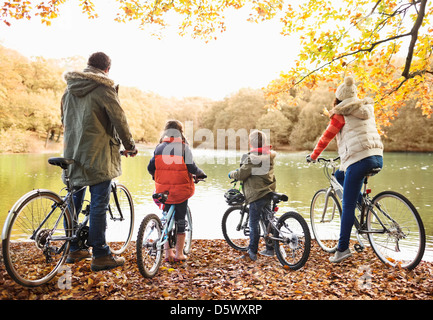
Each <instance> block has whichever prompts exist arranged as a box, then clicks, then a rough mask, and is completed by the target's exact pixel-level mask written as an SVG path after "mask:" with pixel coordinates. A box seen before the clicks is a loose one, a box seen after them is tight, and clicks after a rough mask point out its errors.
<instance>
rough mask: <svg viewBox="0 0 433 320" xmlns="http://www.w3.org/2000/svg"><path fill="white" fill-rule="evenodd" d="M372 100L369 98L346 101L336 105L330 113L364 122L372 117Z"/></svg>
mask: <svg viewBox="0 0 433 320" xmlns="http://www.w3.org/2000/svg"><path fill="white" fill-rule="evenodd" d="M373 103H374V101H373V99H371V98H364V99H358V98H351V99H346V100H343V101H342V102H340V103H339V104H338V105H336V106H335V107H334V108H333V109H332V110H331V111H330V113H334V114H341V115H343V116H348V115H352V116H354V117H357V118H358V119H362V120H366V119H369V118H373V117H374V107H373Z"/></svg>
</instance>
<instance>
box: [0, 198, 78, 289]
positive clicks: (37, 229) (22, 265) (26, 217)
mask: <svg viewBox="0 0 433 320" xmlns="http://www.w3.org/2000/svg"><path fill="white" fill-rule="evenodd" d="M60 202H61V200H60V198H59V197H58V196H57V195H56V194H54V193H51V192H31V193H29V196H28V198H27V199H25V200H23V202H22V205H20V206H19V208H18V209H17V211H16V217H15V219H14V220H13V222H12V224H11V225H9V227H8V238H7V240H5V241H4V242H3V252H4V253H5V254H4V258H5V266H6V269H7V270H8V273H9V274H10V275H11V277H12V278H13V279H14V280H15V281H16V282H18V283H20V284H22V285H24V286H37V285H40V284H43V283H45V282H47V281H49V280H50V279H51V278H52V277H54V276H55V274H56V270H57V268H58V267H60V265H61V264H62V262H63V260H64V258H65V254H66V252H67V251H68V249H69V242H68V241H67V240H68V236H69V235H70V234H71V232H70V228H66V229H65V226H68V225H69V222H68V220H66V219H65V217H66V216H67V215H68V213H67V212H65V211H63V210H62V208H61V207H60V206H57V203H60Z"/></svg>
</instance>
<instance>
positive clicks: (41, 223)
mask: <svg viewBox="0 0 433 320" xmlns="http://www.w3.org/2000/svg"><path fill="white" fill-rule="evenodd" d="M74 162H75V161H74V160H72V159H66V158H49V159H48V163H49V164H50V165H54V166H59V167H60V168H62V169H63V172H64V178H65V182H66V187H65V188H63V189H62V190H61V192H62V191H63V190H66V192H67V194H66V196H64V197H62V196H60V195H59V194H57V193H55V192H53V191H50V190H46V189H36V190H33V191H30V192H28V193H26V194H25V195H24V196H22V197H21V198H20V199H19V200H18V201H17V202H16V203H15V204H14V205H13V207H12V208H11V210H10V211H9V214H8V216H7V218H6V222H5V224H4V226H3V232H2V250H3V258H4V264H5V267H6V270H7V272H8V274H9V276H10V277H11V278H12V279H13V280H14V281H15V282H17V283H18V284H21V285H23V286H26V287H36V286H40V285H42V284H45V283H47V282H49V281H50V280H52V279H53V278H54V277H55V275H56V274H57V273H58V271H59V270H61V269H60V267H61V266H62V265H63V263H64V262H65V260H66V257H67V255H68V253H69V248H70V243H71V241H78V245H79V247H80V248H88V245H87V237H88V234H89V227H88V221H89V213H90V210H89V208H90V206H89V204H87V205H86V206H85V208H84V209H83V210H81V213H82V214H83V215H82V216H83V218H82V219H81V221H80V217H79V213H80V212H77V210H76V208H75V205H74V201H73V197H74V195H75V194H77V193H78V192H82V191H84V189H85V188H86V187H81V188H72V187H71V184H70V180H69V175H68V168H69V166H70V165H72V164H73V163H74ZM85 201H87V200H85ZM87 202H88V201H87ZM83 207H84V202H83ZM107 216H108V219H107V239H109V238H110V235H113V231H114V230H117V231H120V233H119V232H117V233H116V235H115V236H116V240H115V242H111V243H107V244H109V245H110V249H111V252H112V253H114V254H120V253H122V252H123V251H124V250H125V249H126V247H127V246H128V244H129V242H130V240H131V237H132V232H133V228H134V205H133V201H132V196H131V194H130V192H129V191H128V189H127V188H126V187H125V186H124V185H123V184H120V183H116V182H114V181H113V182H112V185H111V195H110V204H109V206H108V208H107ZM119 234H121V235H122V238H119ZM119 239H122V240H121V241H119ZM112 240H113V241H114V239H112Z"/></svg>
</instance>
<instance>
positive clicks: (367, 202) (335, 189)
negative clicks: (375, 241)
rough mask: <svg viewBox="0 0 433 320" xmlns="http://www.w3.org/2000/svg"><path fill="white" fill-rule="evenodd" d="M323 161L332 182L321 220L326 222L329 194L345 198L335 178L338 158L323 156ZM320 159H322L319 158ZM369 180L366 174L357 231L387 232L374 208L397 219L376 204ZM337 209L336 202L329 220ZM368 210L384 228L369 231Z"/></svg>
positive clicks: (326, 173)
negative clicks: (373, 201)
mask: <svg viewBox="0 0 433 320" xmlns="http://www.w3.org/2000/svg"><path fill="white" fill-rule="evenodd" d="M320 159H321V160H322V161H323V162H325V165H324V173H325V176H326V177H327V178H328V180H329V182H330V187H329V188H328V189H327V191H326V197H325V198H326V200H325V205H324V210H323V215H322V220H321V222H325V220H324V216H325V213H326V209H327V207H328V199H329V194H330V193H333V194H334V195H336V197H337V198H338V199H339V200H340V201H342V199H343V187H342V186H341V184H340V183H339V182H338V181H337V179H336V178H335V171H336V166H335V165H334V163H335V161H336V160H337V159H338V158H336V159H331V160H326V159H323V158H320ZM318 161H320V160H319V159H318ZM330 167H332V173H331V172H330ZM367 182H368V176H366V177H365V178H364V186H363V190H362V203H361V204H358V209H359V211H360V212H361V215H360V218H359V220H358V218H357V217H356V216H355V220H354V224H355V228H356V230H357V233H359V234H368V233H386V232H388V231H389V230H388V228H387V227H386V226H385V224H384V223H383V222H382V220H381V218H380V217H379V214H378V213H377V212H376V211H375V210H374V209H375V208H377V209H379V210H380V212H381V213H382V214H383V215H384V216H385V217H386V218H387V219H389V220H390V221H392V222H393V223H395V220H394V219H393V218H392V217H390V216H389V215H388V214H387V213H386V212H385V211H383V210H382V209H381V208H380V207H379V206H374V205H373V203H372V201H371V199H370V197H369V194H370V190H369V189H367ZM335 211H336V205H335V204H334V207H333V211H332V215H331V219H330V220H329V221H332V219H333V218H334V215H335ZM368 211H371V212H372V214H373V215H374V217H375V218H376V219H377V221H378V222H379V224H380V225H381V226H382V228H383V229H382V230H370V231H368V230H367V228H366V226H365V223H366V221H365V220H366V214H367V212H368ZM329 221H326V222H329ZM357 238H358V241H359V242H360V244H361V246H363V244H362V240H361V239H360V238H359V236H358V234H357Z"/></svg>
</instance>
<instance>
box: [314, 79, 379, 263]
mask: <svg viewBox="0 0 433 320" xmlns="http://www.w3.org/2000/svg"><path fill="white" fill-rule="evenodd" d="M335 97H336V99H335V102H334V108H333V109H332V110H331V111H330V118H331V121H330V123H329V125H328V127H327V128H326V130H325V132H324V133H323V135H322V136H321V138H320V140H319V142H318V143H317V145H316V147H315V148H314V151H313V153H312V154H311V155H309V156H307V161H315V160H316V159H317V158H318V157H319V155H320V154H321V153H322V151H323V150H324V149H325V148H326V147H327V146H328V144H329V142H330V141H331V140H332V139H333V138H334V137H337V145H338V154H339V156H340V158H341V166H340V169H339V170H337V171H336V173H335V177H336V178H337V179H338V181H339V182H340V184H341V185H342V186H343V212H342V217H341V227H340V238H339V242H338V246H337V251H336V252H335V254H334V256H333V257H331V258H330V259H329V260H330V261H331V262H334V263H338V262H341V261H342V260H344V259H346V258H348V257H350V256H351V255H352V254H351V252H350V249H349V240H350V232H351V230H352V226H353V223H354V220H355V208H356V203H357V201H358V198H359V194H360V192H361V188H362V183H363V181H364V177H365V175H366V174H367V173H368V172H369V171H371V169H373V168H382V167H383V144H382V141H381V138H380V135H379V133H378V131H377V128H376V121H375V117H374V107H373V101H372V100H371V99H368V98H367V99H358V97H357V90H356V86H355V83H354V79H353V78H352V77H346V78H345V79H344V83H343V84H341V85H340V86H339V87H338V88H337V91H336V92H335Z"/></svg>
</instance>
